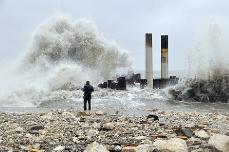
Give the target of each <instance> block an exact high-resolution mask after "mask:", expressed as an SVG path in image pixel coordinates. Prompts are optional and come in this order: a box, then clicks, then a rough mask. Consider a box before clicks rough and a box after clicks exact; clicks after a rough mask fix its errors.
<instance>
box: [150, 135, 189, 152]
mask: <svg viewBox="0 0 229 152" xmlns="http://www.w3.org/2000/svg"><path fill="white" fill-rule="evenodd" d="M153 145H154V146H155V147H156V148H157V149H158V150H160V151H163V150H169V151H172V152H188V147H187V144H186V142H185V141H184V140H182V139H179V138H172V139H170V140H156V141H155V142H154V143H153Z"/></svg>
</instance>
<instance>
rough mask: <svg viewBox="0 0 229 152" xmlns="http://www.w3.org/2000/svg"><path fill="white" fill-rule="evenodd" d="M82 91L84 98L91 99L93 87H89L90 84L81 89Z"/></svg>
mask: <svg viewBox="0 0 229 152" xmlns="http://www.w3.org/2000/svg"><path fill="white" fill-rule="evenodd" d="M83 91H84V97H89V98H91V93H92V92H93V91H94V88H93V86H91V85H90V84H86V85H85V86H84V87H83Z"/></svg>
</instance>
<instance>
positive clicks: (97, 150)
mask: <svg viewBox="0 0 229 152" xmlns="http://www.w3.org/2000/svg"><path fill="white" fill-rule="evenodd" d="M84 152H109V151H108V150H107V149H106V147H105V146H103V145H101V144H99V143H97V142H93V143H91V144H89V145H88V146H87V147H86V149H85V151H84Z"/></svg>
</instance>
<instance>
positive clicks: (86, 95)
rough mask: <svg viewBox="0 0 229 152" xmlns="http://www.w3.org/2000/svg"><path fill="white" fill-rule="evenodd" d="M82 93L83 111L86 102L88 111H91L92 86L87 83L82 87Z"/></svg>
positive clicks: (85, 108) (85, 107)
mask: <svg viewBox="0 0 229 152" xmlns="http://www.w3.org/2000/svg"><path fill="white" fill-rule="evenodd" d="M83 91H84V111H85V110H87V102H88V110H91V93H92V92H93V91H94V88H93V86H92V85H90V81H87V82H86V84H85V85H84V87H83Z"/></svg>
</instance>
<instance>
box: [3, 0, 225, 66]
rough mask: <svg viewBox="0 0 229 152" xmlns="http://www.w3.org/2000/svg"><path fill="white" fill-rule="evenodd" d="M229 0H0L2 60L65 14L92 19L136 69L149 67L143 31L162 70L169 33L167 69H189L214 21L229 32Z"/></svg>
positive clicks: (15, 55) (21, 49) (10, 58)
mask: <svg viewBox="0 0 229 152" xmlns="http://www.w3.org/2000/svg"><path fill="white" fill-rule="evenodd" d="M228 7H229V1H228V0H0V21H1V24H0V64H1V63H4V62H9V61H14V60H15V59H17V58H18V57H19V56H20V55H21V54H22V53H23V52H24V51H25V50H26V49H27V48H28V47H29V44H30V42H31V38H32V34H33V31H34V29H35V28H36V26H37V25H38V24H40V23H41V22H43V21H44V20H45V19H46V18H48V17H50V16H52V15H54V14H56V13H63V14H67V15H70V16H72V17H73V18H74V19H75V20H77V19H79V18H82V17H83V18H89V19H93V20H94V21H95V22H96V24H97V26H98V29H99V31H100V32H102V33H103V34H104V36H105V37H106V38H108V39H111V40H115V41H116V42H117V43H118V44H119V45H120V46H121V47H122V48H124V49H126V50H128V51H129V52H130V55H131V56H133V58H134V59H135V60H134V62H133V67H134V69H138V70H142V69H144V67H145V48H144V34H145V33H146V32H152V34H153V55H154V61H153V62H154V65H153V66H154V69H157V70H159V69H160V35H161V34H168V35H169V69H170V70H181V69H185V68H186V64H187V54H188V52H189V51H191V49H192V48H193V47H192V46H191V45H193V44H194V43H195V41H198V40H197V39H198V36H199V33H200V32H203V31H207V28H208V26H209V24H210V23H211V22H214V23H216V24H219V25H220V27H221V28H222V29H221V31H222V32H225V34H228V31H229V20H228V19H229V9H228Z"/></svg>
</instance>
